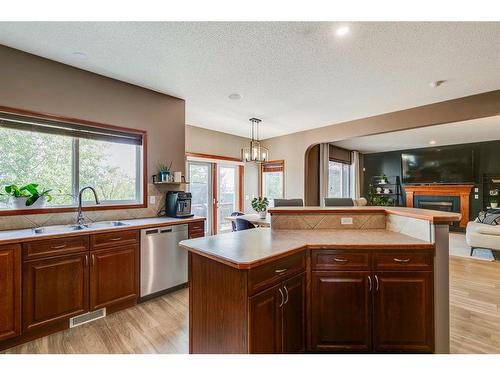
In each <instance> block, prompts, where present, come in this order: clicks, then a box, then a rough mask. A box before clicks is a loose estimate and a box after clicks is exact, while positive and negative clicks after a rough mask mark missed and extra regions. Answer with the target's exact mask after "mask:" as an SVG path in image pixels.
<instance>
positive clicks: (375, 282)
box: [375, 275, 380, 291]
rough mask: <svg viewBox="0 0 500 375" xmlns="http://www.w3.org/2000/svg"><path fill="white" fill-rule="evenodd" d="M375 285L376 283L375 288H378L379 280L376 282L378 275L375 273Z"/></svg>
mask: <svg viewBox="0 0 500 375" xmlns="http://www.w3.org/2000/svg"><path fill="white" fill-rule="evenodd" d="M375 285H376V287H375V290H377V291H378V288H379V286H380V285H379V282H378V276H377V275H375Z"/></svg>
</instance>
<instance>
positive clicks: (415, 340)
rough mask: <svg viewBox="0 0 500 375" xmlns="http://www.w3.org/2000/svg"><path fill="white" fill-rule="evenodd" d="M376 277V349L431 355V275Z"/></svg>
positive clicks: (381, 273)
mask: <svg viewBox="0 0 500 375" xmlns="http://www.w3.org/2000/svg"><path fill="white" fill-rule="evenodd" d="M376 277H377V278H376V282H375V284H376V285H375V291H374V292H375V308H374V312H375V315H374V345H375V350H376V351H391V352H397V351H405V352H432V351H433V350H434V303H433V302H434V297H433V287H432V272H377V273H376Z"/></svg>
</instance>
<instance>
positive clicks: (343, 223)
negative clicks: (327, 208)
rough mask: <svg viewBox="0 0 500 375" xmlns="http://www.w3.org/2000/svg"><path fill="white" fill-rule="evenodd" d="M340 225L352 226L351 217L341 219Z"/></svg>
mask: <svg viewBox="0 0 500 375" xmlns="http://www.w3.org/2000/svg"><path fill="white" fill-rule="evenodd" d="M340 224H342V225H352V217H341V218H340Z"/></svg>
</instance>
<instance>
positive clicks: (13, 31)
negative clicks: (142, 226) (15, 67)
mask: <svg viewBox="0 0 500 375" xmlns="http://www.w3.org/2000/svg"><path fill="white" fill-rule="evenodd" d="M349 25H350V28H351V31H350V33H349V34H348V35H347V36H345V37H343V38H339V37H337V36H336V35H335V33H334V30H335V28H336V27H338V26H339V24H337V23H289V22H243V23H229V22H210V23H207V22H181V23H175V22H156V23H147V22H135V23H122V22H104V23H96V22H89V23H83V22H82V23H64V22H63V23H61V22H51V23H43V22H25V23H10V22H3V23H0V43H2V44H5V45H7V46H10V47H14V48H17V49H20V50H23V51H27V52H30V53H33V54H36V55H40V56H43V57H47V58H49V59H52V60H56V61H60V62H62V63H65V64H68V65H72V66H76V67H79V68H82V69H85V70H88V71H91V72H95V73H99V74H102V75H105V76H108V77H111V78H115V79H119V80H122V81H126V82H130V83H133V84H136V85H140V86H143V87H146V88H150V89H154V90H156V91H159V92H163V93H166V94H170V95H173V96H176V97H180V98H183V99H185V100H186V122H187V123H188V124H191V125H196V126H201V127H205V128H209V129H214V130H219V131H223V132H226V133H232V134H237V135H242V136H248V135H249V132H250V128H249V122H248V119H249V118H250V117H254V116H256V117H260V118H262V119H263V123H262V130H261V136H262V137H263V138H267V137H273V136H278V135H283V134H288V133H293V132H297V131H300V130H306V129H311V128H316V127H321V126H326V125H330V124H335V123H338V122H342V121H348V120H353V119H357V118H363V117H367V116H371V115H376V114H380V113H385V112H391V111H395V110H400V109H405V108H409V107H415V106H419V105H423V104H429V103H433V102H438V101H442V100H447V99H452V98H457V97H462V96H467V95H472V94H476V93H480V92H485V91H491V90H496V89H499V88H500V69H499V66H500V49H499V48H498V45H499V44H500V23H422V22H416V23H385V22H384V23H350V24H349ZM74 52H83V53H85V54H86V55H87V56H88V58H87V59H86V60H82V59H78V58H77V56H75V55H74V54H73V53H74ZM0 64H1V62H0ZM435 80H447V82H446V83H445V84H444V85H442V86H441V87H439V88H431V87H430V86H429V82H431V81H435ZM231 93H239V94H240V95H241V96H242V98H241V99H240V100H237V101H233V100H229V99H228V95H229V94H231Z"/></svg>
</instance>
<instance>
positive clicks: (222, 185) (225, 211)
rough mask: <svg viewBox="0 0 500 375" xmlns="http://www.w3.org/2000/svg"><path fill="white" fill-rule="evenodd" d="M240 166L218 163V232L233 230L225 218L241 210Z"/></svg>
mask: <svg viewBox="0 0 500 375" xmlns="http://www.w3.org/2000/svg"><path fill="white" fill-rule="evenodd" d="M238 172H239V168H238V166H237V165H228V164H217V197H216V205H217V232H218V233H221V232H228V231H231V223H230V222H228V221H226V220H225V219H224V218H225V217H227V216H230V215H231V213H233V212H235V211H239V175H238Z"/></svg>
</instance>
